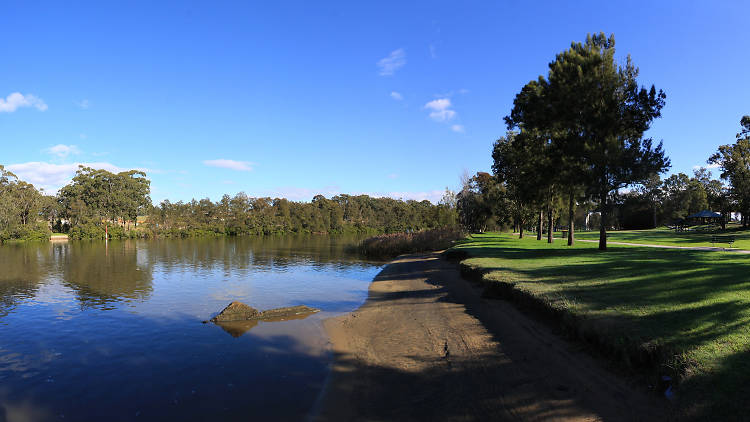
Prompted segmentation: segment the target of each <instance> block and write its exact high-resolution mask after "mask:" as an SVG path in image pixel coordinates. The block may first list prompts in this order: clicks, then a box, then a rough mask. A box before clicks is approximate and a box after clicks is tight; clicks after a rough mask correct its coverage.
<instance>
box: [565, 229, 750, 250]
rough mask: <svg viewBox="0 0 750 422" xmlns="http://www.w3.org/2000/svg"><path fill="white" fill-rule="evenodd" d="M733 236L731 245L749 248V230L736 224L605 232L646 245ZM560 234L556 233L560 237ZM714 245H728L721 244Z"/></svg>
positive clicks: (593, 235) (594, 235)
mask: <svg viewBox="0 0 750 422" xmlns="http://www.w3.org/2000/svg"><path fill="white" fill-rule="evenodd" d="M713 234H717V235H731V236H735V243H734V245H733V247H735V248H737V249H746V250H750V230H741V229H740V228H739V227H737V226H728V227H727V229H726V230H719V231H715V232H714V231H709V230H695V231H682V232H676V231H674V230H669V229H667V228H658V229H651V230H622V231H612V232H607V239H608V240H610V241H612V242H627V243H642V244H647V245H668V246H711V235H713ZM560 236H561V234H560V233H558V234H556V237H558V238H559V237H560ZM575 236H576V239H586V240H599V232H598V231H596V232H593V231H591V232H577V233H575ZM716 246H723V247H728V245H726V244H723V245H719V244H717V245H716Z"/></svg>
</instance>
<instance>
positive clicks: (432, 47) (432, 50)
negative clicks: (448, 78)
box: [430, 44, 437, 59]
mask: <svg viewBox="0 0 750 422" xmlns="http://www.w3.org/2000/svg"><path fill="white" fill-rule="evenodd" d="M430 57H432V58H433V59H437V49H436V48H435V44H430Z"/></svg>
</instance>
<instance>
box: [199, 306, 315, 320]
mask: <svg viewBox="0 0 750 422" xmlns="http://www.w3.org/2000/svg"><path fill="white" fill-rule="evenodd" d="M316 312H320V309H315V308H311V307H309V306H305V305H299V306H287V307H284V308H275V309H269V310H267V311H263V312H260V311H258V310H257V309H255V308H253V307H252V306H248V305H245V304H244V303H242V302H232V303H230V304H229V305H227V307H226V308H224V310H222V311H221V312H219V314H218V315H216V316H215V317H213V318H211V319H210V320H209V321H211V322H215V323H220V322H233V321H258V320H275V321H283V320H284V319H297V318H300V317H301V316H303V315H304V316H306V315H309V314H314V313H316Z"/></svg>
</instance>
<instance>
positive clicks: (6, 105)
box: [0, 92, 47, 113]
mask: <svg viewBox="0 0 750 422" xmlns="http://www.w3.org/2000/svg"><path fill="white" fill-rule="evenodd" d="M22 107H36V109H37V110H39V111H44V110H46V109H47V104H45V103H44V101H43V100H42V99H41V98H38V97H36V96H34V95H31V94H26V95H23V94H21V93H20V92H14V93H12V94H10V95H8V96H7V97H6V98H5V99H3V98H0V113H2V112H5V113H12V112H14V111H16V110H17V109H19V108H22Z"/></svg>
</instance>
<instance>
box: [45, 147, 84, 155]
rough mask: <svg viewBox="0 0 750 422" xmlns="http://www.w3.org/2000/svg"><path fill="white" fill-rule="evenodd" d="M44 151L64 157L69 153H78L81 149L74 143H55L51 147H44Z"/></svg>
mask: <svg viewBox="0 0 750 422" xmlns="http://www.w3.org/2000/svg"><path fill="white" fill-rule="evenodd" d="M44 152H46V153H47V154H52V155H56V156H58V157H59V158H65V157H67V156H68V155H70V154H80V153H81V150H79V149H78V147H77V146H75V145H64V144H57V145H55V146H53V147H49V148H47V149H45V150H44Z"/></svg>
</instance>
